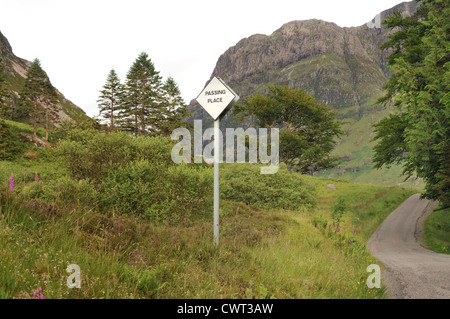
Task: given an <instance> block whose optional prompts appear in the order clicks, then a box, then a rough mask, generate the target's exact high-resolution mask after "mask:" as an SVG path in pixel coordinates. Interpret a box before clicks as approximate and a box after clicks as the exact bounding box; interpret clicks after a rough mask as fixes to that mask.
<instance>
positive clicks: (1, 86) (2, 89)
mask: <svg viewBox="0 0 450 319" xmlns="http://www.w3.org/2000/svg"><path fill="white" fill-rule="evenodd" d="M8 98H9V94H8V92H7V91H6V74H5V68H4V65H3V60H2V58H1V57H0V117H2V118H5V119H6V118H11V107H10V104H9V103H8Z"/></svg>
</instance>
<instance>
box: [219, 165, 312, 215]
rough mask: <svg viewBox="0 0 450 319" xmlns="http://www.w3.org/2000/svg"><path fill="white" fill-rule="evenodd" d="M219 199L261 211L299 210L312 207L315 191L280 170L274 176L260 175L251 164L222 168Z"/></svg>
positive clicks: (292, 174) (257, 167)
mask: <svg viewBox="0 0 450 319" xmlns="http://www.w3.org/2000/svg"><path fill="white" fill-rule="evenodd" d="M220 183H221V186H220V187H221V196H222V198H224V199H229V200H234V201H240V202H244V203H246V204H248V205H255V206H257V207H260V208H268V209H270V208H283V209H292V210H296V209H300V208H301V207H313V206H315V204H316V200H315V198H314V197H313V194H314V187H313V186H312V185H309V184H307V183H306V182H305V180H304V178H303V177H302V175H300V174H298V173H289V172H288V171H287V170H286V169H284V168H280V169H279V170H278V172H277V173H276V174H261V172H260V167H259V166H257V165H253V164H225V165H222V169H221V173H220Z"/></svg>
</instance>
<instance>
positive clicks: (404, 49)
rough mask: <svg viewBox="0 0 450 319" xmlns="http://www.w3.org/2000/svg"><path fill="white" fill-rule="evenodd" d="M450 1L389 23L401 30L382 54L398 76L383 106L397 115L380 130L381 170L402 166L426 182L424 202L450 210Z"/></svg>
mask: <svg viewBox="0 0 450 319" xmlns="http://www.w3.org/2000/svg"><path fill="white" fill-rule="evenodd" d="M449 4H450V2H449V0H434V1H431V0H425V1H423V2H422V4H421V5H420V7H419V9H418V10H417V12H416V13H415V14H414V15H413V16H411V17H405V18H403V17H402V16H401V14H400V13H399V12H395V14H394V16H393V17H391V18H388V19H386V21H385V22H384V23H385V24H386V25H387V27H388V28H397V31H396V32H395V33H394V34H393V35H392V36H390V39H389V40H388V41H387V42H386V43H385V44H383V46H382V47H381V48H382V49H387V48H390V49H392V50H393V53H392V54H391V55H390V56H389V58H388V63H389V66H390V68H391V69H392V70H393V71H394V74H393V75H392V77H391V78H390V79H389V81H388V82H387V83H386V84H385V86H384V87H385V89H386V90H387V93H386V95H385V96H383V97H382V98H381V99H380V100H379V102H383V103H388V102H390V101H393V103H394V105H395V110H394V114H392V115H390V116H389V117H387V118H385V119H382V120H381V121H380V122H379V123H377V124H376V125H375V132H376V135H375V140H378V144H377V146H375V155H374V162H375V166H376V167H378V168H379V167H382V166H383V165H387V166H389V165H391V164H398V163H401V164H402V165H403V168H404V171H403V172H404V174H405V175H406V176H408V177H409V176H412V175H413V174H416V175H417V176H418V177H421V178H423V180H424V181H425V192H424V194H423V197H425V198H429V199H437V200H440V201H441V202H443V203H444V205H445V206H450V182H449V177H450V152H449V150H450V110H449V109H450V108H449V104H450V95H449V89H450V73H449V68H450V42H449V37H450V5H449Z"/></svg>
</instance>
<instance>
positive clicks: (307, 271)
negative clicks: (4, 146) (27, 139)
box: [0, 126, 417, 299]
mask: <svg viewBox="0 0 450 319" xmlns="http://www.w3.org/2000/svg"><path fill="white" fill-rule="evenodd" d="M16 127H17V128H18V129H20V127H18V126H16ZM24 129H29V128H28V127H25V128H24ZM77 136H78V137H77ZM77 136H76V143H77V144H75V145H76V148H74V149H73V150H74V152H75V153H74V156H76V155H77V154H78V153H76V152H78V151H80V152H83V147H85V144H82V143H81V142H80V141H85V143H89V141H92V139H93V138H96V137H92V136H91V135H90V133H89V134H87V133H86V134H85V133H83V134H81V135H77ZM86 137H87V138H86ZM80 143H81V144H80ZM83 143H84V142H83ZM108 143H110V144H108ZM139 143H141V144H139ZM139 143H137V142H136V141H134V140H133V139H131V138H128V137H127V138H126V137H124V136H119V135H118V136H116V137H115V136H114V135H109V137H105V140H104V143H98V142H95V141H94V142H92V143H91V144H92V145H91V144H89V145H91V146H89V147H91V148H90V149H89V152H85V153H82V154H84V155H83V157H82V161H81V162H79V165H81V166H82V167H84V168H86V169H90V166H89V165H97V164H98V163H99V161H100V162H101V161H103V164H102V165H100V166H99V167H100V168H103V167H104V166H105V165H106V166H108V165H110V164H111V163H110V162H109V159H108V158H109V157H108V156H110V155H111V156H113V157H111V158H112V159H115V160H116V161H117V160H121V158H122V157H121V156H117V154H119V153H118V152H122V150H125V151H124V153H123V154H125V156H130V154H131V153H129V150H130V149H131V148H130V147H133V149H135V150H136V151H139V149H140V148H142V150H144V151H145V152H147V151H149V150H147V146H146V144H145V141H140V142H139ZM152 143H154V144H152V145H153V146H154V147H156V148H157V149H158V150H162V151H164V150H165V147H166V146H165V145H164V141H159V142H158V141H156V142H152ZM158 143H160V144H158ZM86 145H87V144H86ZM108 145H112V146H114V147H109V146H108ZM97 146H98V147H97ZM122 146H123V147H124V148H123V149H122V148H121V147H122ZM163 146H164V147H163ZM86 147H87V146H86ZM169 149H170V146H169ZM69 150H70V149H69ZM142 150H141V151H142ZM109 152H112V153H109ZM142 152H143V151H142ZM158 152H159V151H158ZM164 152H165V151H164ZM22 153H23V155H22V156H20V157H17V158H15V159H14V160H13V161H0V256H1V258H0V298H9V299H11V298H17V299H23V298H34V297H33V293H34V292H35V291H36V289H38V288H39V287H40V288H42V290H41V292H40V293H42V294H43V296H45V298H47V299H53V298H55V299H60V298H85V299H88V298H89V299H90V298H94V299H96V298H183V299H184V298H187V299H189V298H206V299H208V298H384V297H385V289H384V288H381V289H369V288H368V287H367V286H366V280H367V277H368V275H369V273H367V272H366V269H367V267H368V266H369V265H370V264H373V263H377V261H376V260H375V259H374V258H373V257H372V256H371V255H370V253H369V252H368V251H367V249H366V248H365V244H366V242H367V240H368V238H369V237H370V235H371V234H372V233H373V231H375V229H376V228H377V226H378V225H379V224H380V223H381V222H382V221H383V220H384V218H385V217H386V216H387V215H388V214H389V213H390V212H392V211H393V210H394V209H395V208H396V207H397V206H398V205H400V203H402V202H403V201H404V200H405V199H406V198H408V197H409V196H410V195H412V194H413V193H416V192H417V190H415V189H413V188H411V187H410V186H408V187H406V186H405V187H386V186H375V185H369V184H357V183H353V182H349V181H346V180H342V179H325V178H316V177H310V176H302V175H298V174H289V173H288V172H287V170H286V168H285V167H281V168H280V170H279V172H278V173H277V174H275V175H273V176H266V177H264V176H262V175H260V174H259V168H258V167H255V166H252V165H251V164H230V165H222V166H221V176H222V179H221V183H222V182H223V183H224V186H225V187H223V188H221V189H222V190H223V192H224V193H223V194H222V195H223V197H224V198H223V199H222V200H221V221H220V245H219V246H218V247H215V246H214V245H213V238H212V237H213V225H212V205H211V207H209V206H206V211H201V212H200V211H199V212H197V213H196V211H195V207H204V205H203V206H202V205H200V206H191V205H193V204H192V203H193V200H194V199H196V200H197V204H198V203H205V201H206V202H208V201H209V200H210V197H211V195H210V194H209V193H208V194H203V195H202V196H198V197H196V195H197V194H196V193H195V192H199V191H200V190H199V188H198V187H197V186H196V185H195V184H192V183H190V184H189V183H185V181H183V180H178V179H174V180H173V181H172V184H167V183H169V182H170V181H171V180H170V179H167V178H173V176H172V177H170V175H164V172H166V168H165V166H161V165H163V164H162V162H161V161H164V159H163V157H161V159H162V160H161V161H159V162H155V163H153V162H142V160H133V158H132V157H130V160H126V161H123V166H120V165H119V164H120V162H118V163H116V164H114V165H115V166H111V167H112V168H111V170H110V171H105V172H107V174H106V173H105V174H106V175H105V174H104V175H99V178H98V181H100V182H99V183H100V184H98V185H97V186H96V188H95V187H94V186H92V185H91V182H89V180H86V179H82V178H81V177H79V179H75V178H73V177H72V176H71V173H70V172H71V171H70V169H72V170H73V169H78V168H80V167H81V166H80V167H78V166H77V165H75V166H74V167H72V168H70V166H69V167H68V166H67V165H65V164H67V160H63V161H61V160H58V158H55V155H54V154H53V153H52V151H51V149H50V148H48V149H39V148H36V147H30V148H28V149H26V150H24V151H23V152H22ZM27 154H28V155H27ZM142 154H144V155H145V154H146V153H142ZM152 154H153V153H152ZM155 154H156V155H157V156H160V153H155ZM31 155H32V156H31ZM161 156H163V155H161ZM105 158H106V159H105ZM87 162H89V163H91V164H89V163H88V164H86V163H87ZM108 163H109V164H108ZM152 163H153V164H152ZM168 163H169V164H167V165H169V166H168V168H167V171H173V172H180V173H182V174H185V175H183V176H185V177H186V178H188V177H189V176H191V175H189V174H192V177H196V178H198V181H200V182H201V181H202V180H203V184H205V179H206V181H207V180H208V178H210V177H211V176H212V175H211V174H210V173H212V168H208V167H207V166H206V167H203V168H202V169H201V170H199V169H197V168H195V167H191V168H190V167H185V168H183V169H179V170H178V168H177V167H175V165H174V164H173V163H172V162H171V161H169V162H168ZM86 165H87V166H86ZM170 165H172V166H170ZM239 165H242V166H239ZM160 166H161V167H163V168H162V170H158V169H156V168H158V167H160ZM208 170H210V171H211V172H209V171H208ZM255 171H256V172H257V174H253V175H252V172H255ZM80 172H81V173H83V172H85V171H80ZM93 172H94V173H96V172H95V171H93ZM108 172H109V173H108ZM161 172H162V173H163V175H161V178H159V180H153V179H150V180H147V179H146V177H145V176H144V175H146V174H147V175H148V174H160V173H161ZM97 173H98V172H97ZM111 173H113V174H115V175H114V176H113V177H114V178H110V177H109V175H108V174H111ZM83 174H84V173H83ZM244 174H245V175H244ZM11 176H14V182H13V187H12V190H11ZM130 176H131V177H130ZM237 176H245V178H248V181H247V183H244V182H243V181H241V179H240V178H236V177H237ZM175 177H176V176H175ZM80 178H81V179H80ZM130 178H133V179H135V180H131V181H129V180H128V179H130ZM104 179H108V183H107V184H105V185H110V186H111V187H112V188H114V189H115V191H116V193H111V194H119V195H121V194H125V195H126V194H130V193H129V192H128V189H127V188H126V187H128V186H126V187H125V186H124V185H130V186H133V185H137V186H139V185H140V188H135V189H134V190H133V192H135V194H137V195H136V196H137V198H138V197H139V196H141V195H146V194H152V192H153V190H155V191H158V188H151V187H152V184H154V183H160V184H158V185H160V186H161V187H167V188H165V189H167V191H166V192H169V193H173V194H175V195H174V196H172V197H164V196H163V197H161V196H162V193H161V194H159V196H160V197H154V200H160V201H161V203H162V205H174V206H172V207H173V209H172V213H173V214H174V215H173V216H177V217H178V218H179V217H180V216H181V217H182V216H183V212H185V211H187V209H190V210H189V211H190V212H192V213H193V215H189V216H193V217H194V219H192V220H188V221H187V222H186V220H185V219H183V218H180V219H179V220H180V221H182V222H178V223H171V222H170V217H171V216H172V215H168V217H169V221H167V220H166V222H162V223H160V222H155V221H154V220H152V219H148V220H147V219H145V218H141V217H139V216H136V215H135V214H133V211H131V212H129V213H127V214H123V213H121V211H120V208H121V206H120V204H121V203H119V204H118V206H107V209H101V206H99V205H98V202H97V201H96V200H93V198H94V199H95V198H99V200H101V199H102V198H103V199H104V198H105V196H104V195H105V194H104V193H105V192H107V191H108V189H105V188H103V189H102V188H101V186H102V185H103V184H101V181H102V180H104ZM227 179H228V180H227ZM120 181H121V182H120ZM119 182H120V183H121V184H120V183H119ZM114 183H117V184H114ZM165 183H166V184H165ZM331 183H332V184H334V186H335V187H336V189H330V188H328V187H327V185H328V184H331ZM191 184H192V185H191ZM211 185H212V179H211ZM230 185H231V186H232V187H230ZM180 186H181V187H180ZM227 186H228V187H227ZM183 187H185V188H184V189H183ZM233 187H234V188H235V189H234V192H233V189H232V188H233ZM204 188H205V187H204ZM236 188H238V189H236ZM148 189H150V190H152V192H147V190H148ZM205 189H209V187H206V188H205ZM252 190H253V191H254V192H257V193H259V194H257V195H260V196H267V197H263V198H261V197H256V202H254V201H255V197H252V196H248V195H249V193H251V192H252ZM256 190H259V191H256ZM127 192H128V193H127ZM131 194H133V193H131ZM177 194H178V195H177ZM186 194H188V195H187V196H186ZM241 195H243V196H241ZM95 196H97V197H95ZM102 196H103V197H102ZM284 196H286V197H284ZM296 196H302V199H301V200H300V201H299V200H298V199H297V198H296ZM311 196H312V197H313V199H314V203H315V204H314V205H313V202H312V201H311V198H310V197H311ZM230 198H231V199H230ZM288 198H289V201H292V202H286V200H287V199H288ZM138 199H139V198H138ZM181 199H182V200H184V202H183V201H181V202H179V201H178V200H181ZM280 199H283V200H282V201H281V200H280ZM127 200H128V199H127V197H126V196H125V197H124V199H123V201H127ZM252 202H254V204H251V203H252ZM179 203H184V205H186V207H185V208H186V210H185V208H183V206H180V205H179ZM290 203H292V205H290ZM294 203H295V206H294ZM302 203H304V204H302ZM299 204H300V205H299ZM177 205H178V206H177ZM188 206H189V207H188ZM108 207H110V208H108ZM293 207H296V208H293ZM138 208H139V207H138ZM199 209H200V208H199ZM201 209H202V210H203V209H204V208H201ZM209 209H210V211H209ZM151 213H154V211H151ZM148 216H150V217H152V216H154V215H148ZM195 216H197V217H195ZM204 216H206V217H204ZM144 217H145V216H144ZM183 220H184V221H183ZM71 264H76V265H78V266H79V267H80V269H81V288H79V289H78V288H72V289H70V288H68V286H67V278H68V277H69V275H70V274H69V273H68V272H67V271H66V268H67V267H68V266H69V265H71Z"/></svg>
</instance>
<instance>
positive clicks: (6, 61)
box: [0, 32, 89, 126]
mask: <svg viewBox="0 0 450 319" xmlns="http://www.w3.org/2000/svg"><path fill="white" fill-rule="evenodd" d="M0 57H1V58H2V62H3V65H4V70H5V73H6V85H7V90H8V91H9V92H10V95H11V103H12V104H13V106H14V105H16V102H17V100H18V98H19V92H20V90H21V88H22V85H23V83H24V81H25V78H26V73H27V70H28V68H29V67H30V65H31V62H29V61H27V60H25V59H22V58H19V57H17V56H16V55H15V54H14V53H13V50H12V48H11V45H10V44H9V41H8V39H7V38H6V37H5V36H4V35H3V34H2V33H1V32H0ZM57 94H58V102H57V106H56V107H57V108H58V110H59V111H58V112H57V114H58V115H57V116H56V117H55V118H53V121H52V122H53V125H55V126H58V125H59V124H60V123H61V122H62V121H63V120H66V119H68V120H71V121H74V122H80V121H85V120H87V119H89V117H88V116H87V115H86V113H85V112H84V111H83V110H82V109H81V108H79V107H78V106H76V105H75V104H73V103H72V102H71V101H69V100H67V99H66V98H65V97H64V95H63V94H62V93H61V92H59V91H58V90H57Z"/></svg>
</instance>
